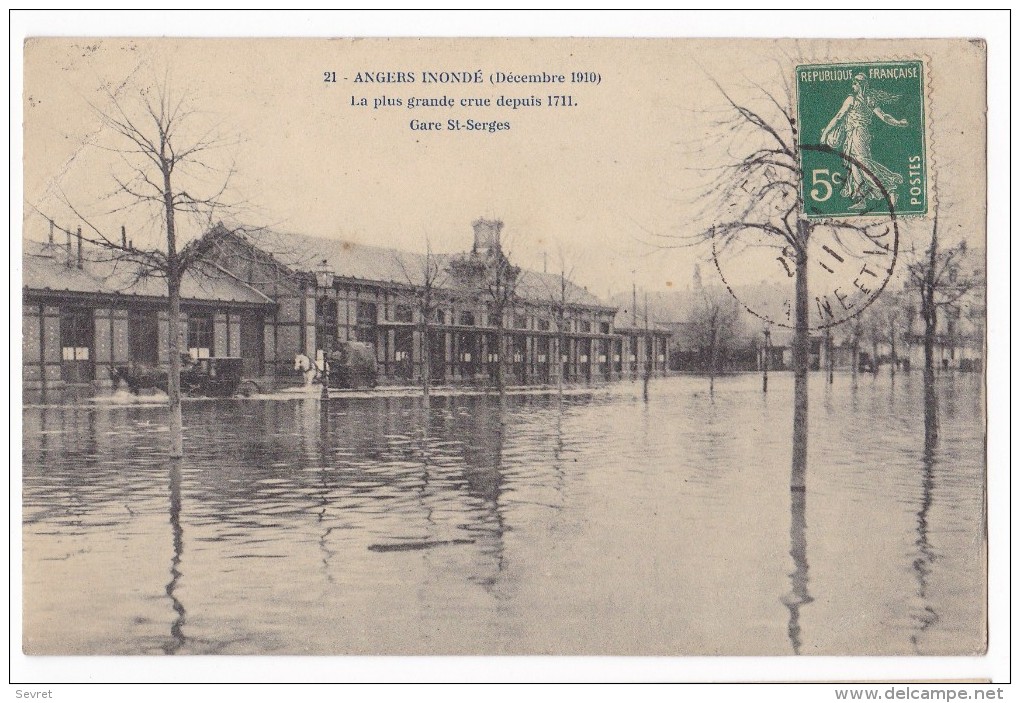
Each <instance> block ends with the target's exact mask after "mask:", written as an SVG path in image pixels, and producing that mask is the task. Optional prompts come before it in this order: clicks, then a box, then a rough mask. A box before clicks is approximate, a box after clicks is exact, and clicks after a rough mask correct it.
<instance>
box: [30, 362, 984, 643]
mask: <svg viewBox="0 0 1020 703" xmlns="http://www.w3.org/2000/svg"><path fill="white" fill-rule="evenodd" d="M770 375H771V374H770ZM918 380H920V379H918ZM792 381H793V379H792V378H791V377H790V376H788V375H783V374H778V375H775V376H774V377H773V379H771V380H770V384H769V386H770V387H769V393H768V395H767V396H766V395H763V394H762V393H761V385H760V381H759V379H758V378H757V376H756V375H749V376H747V377H726V378H720V379H719V381H718V382H717V383H716V387H715V393H714V397H709V395H708V394H707V393H705V392H704V391H705V389H704V379H685V378H675V379H663V380H662V381H661V382H660V383H658V384H657V386H656V392H655V393H654V394H652V397H651V398H650V399H649V402H648V403H644V402H642V392H641V390H640V388H639V387H638V386H636V385H631V384H619V385H618V386H612V387H610V388H609V389H607V390H603V391H599V392H594V393H592V394H589V395H585V396H570V395H566V396H564V397H563V398H562V399H561V398H558V397H557V396H556V394H553V395H551V396H549V397H542V396H534V397H527V396H525V397H515V396H507V398H506V400H505V403H503V404H500V403H499V402H498V399H497V398H495V397H485V396H434V397H433V398H432V402H431V404H430V405H431V407H429V408H424V407H423V405H422V403H421V402H420V399H417V398H410V397H408V398H398V397H391V398H380V397H375V398H351V397H340V398H333V399H331V400H330V401H329V403H328V404H323V403H320V402H319V400H318V399H303V400H290V401H285V402H284V401H269V400H260V399H253V400H247V401H242V400H236V401H235V400H229V401H193V402H189V403H186V404H185V426H186V427H185V438H186V457H185V459H184V460H183V462H182V463H180V464H178V465H177V466H174V467H169V469H168V464H167V461H166V457H165V452H163V447H164V445H165V439H166V428H165V423H164V422H163V408H162V407H160V406H158V405H152V406H149V405H132V404H124V405H110V406H101V405H99V404H96V405H94V406H64V407H56V406H47V407H26V408H25V410H24V425H25V436H24V445H23V456H24V467H25V469H24V516H25V519H24V531H23V533H24V539H25V548H24V554H25V569H26V571H25V579H24V583H25V593H26V594H27V596H26V597H27V599H28V600H27V604H26V608H25V613H26V615H25V628H26V629H25V631H26V642H27V643H28V644H27V645H26V651H32V652H33V653H97V654H98V653H131V652H140V651H145V652H150V651H153V650H154V649H155V651H163V652H166V653H168V654H171V653H175V652H176V653H183V652H189V653H190V652H194V653H210V652H225V653H230V654H240V653H258V654H277V653H279V654H283V653H320V654H341V653H352V654H353V653H358V654H373V653H376V654H378V653H391V654H400V653H417V654H424V653H461V654H472V653H492V654H499V653H523V654H527V653H532V654H534V653H565V654H567V653H599V652H601V653H606V652H614V651H619V652H624V653H628V654H663V655H671V654H672V655H675V654H704V653H708V652H726V653H736V654H748V653H759V654H761V653H768V654H785V653H789V652H790V651H791V649H792V651H793V652H795V653H798V654H800V653H802V652H810V653H833V654H839V653H844V654H845V653H847V651H846V650H847V647H848V645H847V642H851V643H853V644H856V645H859V646H862V647H864V648H866V651H867V653H908V652H911V651H918V650H919V649H921V648H922V646H923V648H924V649H925V650H927V652H928V653H930V652H932V651H937V652H940V653H941V652H944V651H958V650H959V649H961V648H963V647H970V646H971V645H970V643H971V642H974V641H975V638H976V637H977V635H975V633H980V630H981V628H980V627H978V626H977V625H976V624H975V623H977V622H978V621H977V618H979V617H980V615H981V614H980V613H976V614H975V608H974V607H973V606H972V603H973V602H976V601H975V598H976V597H977V596H980V594H981V593H982V588H983V574H982V573H980V570H979V569H976V568H975V564H979V562H977V561H976V559H975V558H972V557H971V555H972V553H974V552H975V548H974V546H973V545H975V544H980V539H981V529H980V527H981V515H980V506H981V500H982V495H983V485H984V484H983V474H982V458H983V445H982V438H983V428H982V425H981V415H980V413H979V412H974V413H971V412H969V406H968V405H967V403H969V400H968V396H967V395H966V394H968V393H974V392H975V391H976V390H978V387H977V386H976V385H975V386H974V388H971V386H967V385H964V383H963V381H960V380H958V381H957V382H956V383H957V387H956V388H955V390H952V389H949V388H946V389H943V390H942V391H940V392H942V393H949V392H954V393H956V394H957V412H956V415H955V416H954V417H953V418H952V422H949V421H948V420H947V421H946V422H945V427H944V429H943V431H944V437H943V438H942V440H941V449H940V450H939V451H936V450H935V449H934V445H932V450H931V451H928V452H926V455H925V457H926V459H925V461H926V463H925V464H924V467H923V470H922V471H921V472H920V473H919V468H920V467H919V466H918V461H917V453H916V449H917V446H918V438H919V436H920V434H921V431H922V430H921V425H922V422H921V420H922V418H921V414H922V413H921V409H922V408H923V407H924V403H923V402H922V400H923V397H924V396H923V394H922V391H923V389H922V388H921V386H920V384H918V383H914V384H911V382H910V379H909V378H907V377H904V378H903V379H902V380H900V381H897V383H896V386H895V388H894V389H893V388H892V387H891V384H889V383H888V382H887V381H885V380H884V379H879V380H877V381H875V382H873V383H864V382H862V383H860V384H859V387H858V389H857V390H856V392H855V393H851V391H850V390H849V388H848V386H849V378H845V379H837V384H836V388H837V390H838V389H839V388H840V381H842V386H843V388H844V389H845V392H846V393H847V394H848V395H844V396H842V397H841V396H840V395H839V393H837V392H833V391H832V390H830V389H829V388H828V387H827V384H824V383H819V384H812V396H811V412H812V418H811V420H812V425H811V426H812V432H813V433H814V434H812V436H811V441H812V446H811V449H812V453H811V467H810V471H811V476H810V482H809V485H808V491H810V499H811V505H812V521H811V528H812V531H811V541H812V554H811V561H810V567H811V568H810V571H809V568H808V564H809V562H808V554H807V518H806V506H807V499H808V497H809V496H808V491H790V490H789V485H788V484H789V479H790V473H788V472H789V471H790V470H791V469H790V464H788V463H787V462H789V461H790V460H791V455H790V450H791V446H790V434H789V423H790V406H791V404H792V399H793V395H794V393H793V391H794V388H793V385H794V384H793V382H792ZM889 398H892V400H891V401H889V402H887V400H888V399H889ZM975 407H978V408H979V396H976V400H975ZM965 409H966V410H967V411H965ZM910 413H913V415H911V414H910ZM865 428H866V429H867V431H863V430H864V429H865ZM878 428H881V431H879V429H878ZM947 448H948V449H947ZM947 451H948V452H950V455H949V458H948V459H947V458H946V456H947V454H946V452H947ZM940 452H941V453H940ZM949 467H951V468H949ZM805 468H806V467H805ZM168 470H169V522H170V527H171V536H172V552H170V554H169V555H168V553H167V551H168V550H167V546H169V545H167V539H166V537H167V530H166V525H167V520H168V503H167V501H168V496H167V478H168V473H167V472H168ZM919 475H920V478H921V481H920V488H921V492H920V494H919V492H918V488H919V481H918V478H919ZM936 486H937V489H938V490H937V493H938V501H937V502H933V494H934V492H935V489H936ZM919 495H920V496H921V503H920V505H919V504H918V496H919ZM945 505H951V506H954V509H953V510H952V511H950V512H946V511H944V510H942V509H941V507H942V506H945ZM185 507H186V508H187V509H186V510H185ZM971 508H976V509H971ZM936 511H937V520H933V519H932V518H933V514H934V513H936ZM787 520H789V522H787ZM847 525H855V526H856V525H863V526H866V527H867V528H868V529H869V530H873V531H874V535H873V536H872V537H862V536H861V534H860V531H859V530H856V529H848V528H847ZM787 527H789V529H787ZM185 533H186V534H187V540H186V544H185ZM870 534H871V533H869V535H870ZM935 544H937V545H938V552H939V555H940V557H939V561H938V562H937V563H938V569H937V571H936V572H935V573H934V574H933V572H932V564H933V563H934V559H935V548H934V547H933V546H932V545H935ZM185 546H187V554H188V562H187V568H186V569H185V568H184V567H185V564H184V562H183V557H184V552H185ZM968 550H969V551H968ZM904 555H906V557H905V556H904ZM947 555H948V556H947ZM168 556H169V557H170V558H169V574H168V570H167V568H168V564H167V557H168ZM791 559H792V569H791ZM126 560H127V562H128V563H130V564H131V565H132V568H131V569H123V567H122V565H123V564H124V563H126ZM915 560H916V561H915ZM848 564H852V565H853V569H854V573H860V574H867V576H866V577H865V578H860V579H855V578H851V576H852V574H850V572H849V571H848V568H849V567H848V566H847V565H848ZM185 572H186V573H187V579H185V578H184V576H183V574H184V573H185ZM747 574H754V575H755V577H754V578H753V579H748V578H747ZM936 575H937V578H935V576H936ZM809 577H810V578H809ZM85 579H90V580H89V583H90V584H91V585H92V588H90V589H89V592H88V593H80V592H79V591H81V589H73V588H70V587H65V586H64V584H74V583H78V584H80V583H83V582H84V580H85ZM779 594H782V595H781V596H780V599H781V602H782V603H783V607H780V606H779V604H778V603H777V602H776V601H777V595H779ZM975 594H977V596H975ZM917 600H919V601H920V602H921V603H922V606H920V607H918V608H916V609H909V610H908V609H907V608H905V607H904V604H905V603H907V602H916V601H917ZM678 604H681V605H679V606H678ZM808 604H813V605H812V607H811V608H810V610H808V611H805V606H807V605H808ZM168 605H169V607H168ZM926 609H927V610H926ZM915 611H916V612H917V613H918V615H917V617H914V613H915ZM806 612H808V613H810V628H809V629H808V628H807V627H806V626H805V624H806V620H805V613H806ZM862 612H867V613H868V614H870V615H873V616H874V617H873V618H870V619H860V618H856V619H855V618H854V617H853V616H854V614H860V613H862ZM81 613H87V614H88V615H87V616H85V617H82V616H81V615H80V614H81ZM168 613H169V615H170V619H169V637H168V618H167V615H168ZM926 613H927V614H928V615H926ZM934 613H938V614H939V617H938V619H935V618H933V617H930V616H932V615H933V614H934ZM926 618H927V620H926ZM56 622H61V623H63V622H67V623H70V625H69V626H68V627H67V628H65V631H63V632H61V630H60V626H59V625H56V624H55V623H56ZM647 622H656V623H660V624H661V626H660V627H657V628H647V627H645V626H644V625H643V623H647ZM847 623H851V624H850V625H847ZM978 624H980V623H978ZM68 632H71V633H72V634H68ZM737 632H741V633H743V632H747V633H748V634H747V636H746V637H742V638H735V637H734V633H737ZM844 633H845V635H844ZM922 636H923V638H922ZM961 642H963V643H964V644H960V643H961ZM620 643H626V644H620ZM860 643H863V644H860ZM614 647H619V649H614ZM727 647H730V648H731V649H727ZM954 648H955V649H954Z"/></svg>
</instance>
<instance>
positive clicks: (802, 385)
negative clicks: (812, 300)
mask: <svg viewBox="0 0 1020 703" xmlns="http://www.w3.org/2000/svg"><path fill="white" fill-rule="evenodd" d="M809 227H810V225H809V224H808V223H807V222H806V221H804V220H799V221H798V222H797V241H798V244H799V247H798V251H797V274H796V279H797V280H796V329H795V331H794V337H793V462H792V467H791V472H790V489H791V490H799V491H802V490H804V488H805V485H806V474H807V445H808V385H807V384H808V356H809V348H808V345H809V343H810V337H809V336H808V280H807V277H808V255H807V243H808V234H809V232H810V229H809Z"/></svg>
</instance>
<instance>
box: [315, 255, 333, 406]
mask: <svg viewBox="0 0 1020 703" xmlns="http://www.w3.org/2000/svg"><path fill="white" fill-rule="evenodd" d="M315 285H316V287H317V288H319V289H321V290H323V291H324V292H323V296H322V301H323V305H322V306H321V310H322V314H323V315H325V313H326V305H327V304H328V302H329V291H330V290H332V288H333V269H332V268H330V266H329V261H327V260H326V259H323V260H322V262H321V263H320V264H319V266H318V268H317V269H316V270H315ZM323 329H325V328H323ZM331 338H332V335H330V334H327V335H325V337H324V338H323V340H322V399H323V400H329V353H330V348H329V347H330V340H331Z"/></svg>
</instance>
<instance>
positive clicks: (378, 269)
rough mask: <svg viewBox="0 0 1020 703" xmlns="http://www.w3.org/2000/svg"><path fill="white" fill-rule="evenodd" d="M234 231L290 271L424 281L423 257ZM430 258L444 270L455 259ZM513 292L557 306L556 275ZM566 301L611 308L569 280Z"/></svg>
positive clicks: (525, 275)
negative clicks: (321, 269) (320, 270)
mask: <svg viewBox="0 0 1020 703" xmlns="http://www.w3.org/2000/svg"><path fill="white" fill-rule="evenodd" d="M214 231H215V230H214ZM233 231H234V233H235V234H239V235H241V236H242V237H243V238H244V239H245V240H246V241H247V242H248V244H249V245H251V246H253V247H255V248H257V249H260V250H261V251H263V252H265V253H267V254H269V255H271V256H272V257H273V258H274V259H276V261H277V262H279V263H280V264H283V265H284V266H286V267H287V268H289V269H291V270H292V271H304V272H310V273H314V272H315V270H316V269H317V268H318V267H319V266H320V265H321V264H322V261H323V260H325V262H326V264H327V265H328V266H329V268H330V270H331V271H332V272H333V274H334V275H336V276H339V277H341V278H351V279H358V280H363V281H371V282H381V283H393V284H397V285H412V286H420V285H422V284H423V283H424V282H425V280H424V279H425V264H426V255H425V254H422V253H417V252H409V251H402V250H400V249H391V248H387V247H379V246H373V245H368V244H361V243H359V242H353V241H350V240H345V239H333V238H328V237H317V236H312V235H307V234H295V233H287V232H279V231H276V230H269V229H255V230H246V229H244V228H238V229H236V230H233ZM432 256H433V258H434V259H435V261H436V263H437V264H438V265H439V267H440V269H441V270H443V269H445V268H446V267H447V266H448V265H449V262H450V261H451V260H452V259H453V258H454V257H455V256H458V255H456V254H433V255H432ZM441 284H442V281H441V280H440V287H444V288H448V287H451V286H443V285H441ZM517 293H518V295H519V296H520V297H521V298H524V299H525V300H530V301H532V302H556V301H559V300H560V298H561V290H560V275H559V274H556V273H541V272H538V271H532V270H530V269H522V271H521V276H520V279H519V280H518V284H517ZM565 297H566V301H567V304H568V305H583V306H589V307H600V308H605V309H614V306H611V305H608V304H607V303H605V302H603V301H601V300H599V299H598V298H597V297H596V296H594V295H592V294H591V293H590V292H589V291H588V290H587V289H585V288H583V287H581V286H578V285H577V284H575V283H572V282H570V281H567V289H566V296H565Z"/></svg>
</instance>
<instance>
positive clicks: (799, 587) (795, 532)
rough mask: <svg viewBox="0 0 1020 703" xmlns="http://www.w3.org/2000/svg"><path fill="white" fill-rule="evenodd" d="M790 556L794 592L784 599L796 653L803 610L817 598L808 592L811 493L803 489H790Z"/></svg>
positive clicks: (791, 583)
mask: <svg viewBox="0 0 1020 703" xmlns="http://www.w3.org/2000/svg"><path fill="white" fill-rule="evenodd" d="M790 556H791V557H793V571H792V572H791V573H790V589H791V590H790V592H789V593H788V594H787V595H785V596H784V597H783V598H782V602H783V605H785V606H786V609H787V610H789V611H790V619H789V622H788V623H787V627H786V631H787V636H788V637H789V639H790V645H791V646H792V647H793V653H794V654H800V653H801V646H802V644H803V642H802V638H801V625H800V609H801V606H804V605H807V604H809V603H811V602H812V601H814V598H812V597H811V596H810V595H809V594H808V562H807V493H806V491H803V490H791V491H790Z"/></svg>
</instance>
